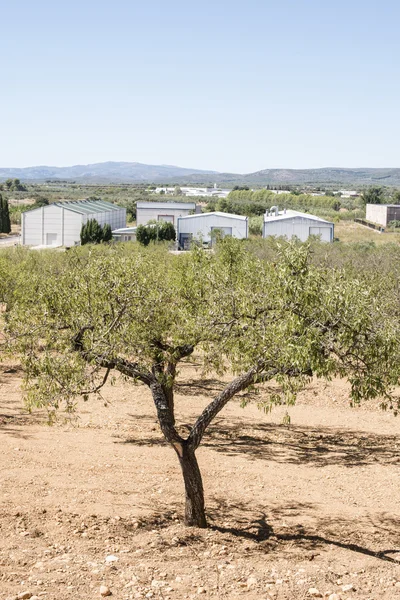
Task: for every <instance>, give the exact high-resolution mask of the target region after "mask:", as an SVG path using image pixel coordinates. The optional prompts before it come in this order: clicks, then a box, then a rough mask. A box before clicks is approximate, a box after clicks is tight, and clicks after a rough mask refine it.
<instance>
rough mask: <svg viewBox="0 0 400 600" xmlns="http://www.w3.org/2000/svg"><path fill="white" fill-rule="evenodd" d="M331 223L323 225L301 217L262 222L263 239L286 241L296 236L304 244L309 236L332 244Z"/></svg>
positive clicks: (332, 227)
mask: <svg viewBox="0 0 400 600" xmlns="http://www.w3.org/2000/svg"><path fill="white" fill-rule="evenodd" d="M333 229H334V226H333V223H332V224H330V223H323V222H321V221H315V220H313V219H306V218H303V217H293V218H290V219H277V220H276V221H274V220H273V219H272V220H271V221H264V229H263V237H269V236H271V235H274V236H277V237H280V236H284V237H287V238H288V239H290V238H292V237H293V236H296V237H297V238H298V239H299V240H301V241H302V242H305V241H306V240H307V239H308V238H309V236H310V235H319V236H320V237H321V240H322V241H324V242H333Z"/></svg>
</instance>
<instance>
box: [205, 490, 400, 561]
mask: <svg viewBox="0 0 400 600" xmlns="http://www.w3.org/2000/svg"><path fill="white" fill-rule="evenodd" d="M208 512H209V518H210V522H211V523H212V525H211V527H212V529H214V530H216V531H219V532H221V533H226V534H229V535H233V536H235V537H236V538H240V539H244V540H247V541H251V542H255V543H257V544H259V545H261V546H262V545H263V544H264V543H267V547H269V548H270V549H272V550H274V549H275V550H278V549H279V547H280V548H282V549H285V548H289V549H290V550H291V551H293V550H294V551H299V550H301V551H305V552H308V553H309V554H308V558H309V559H310V560H312V559H313V558H314V556H315V551H316V550H322V549H323V548H326V547H328V546H336V547H338V548H342V549H343V550H349V551H351V552H357V553H359V554H365V555H367V556H370V557H373V558H378V559H380V560H383V561H386V562H390V563H394V564H398V565H400V517H399V516H396V515H390V514H387V513H376V514H373V515H365V516H362V517H358V518H357V519H356V520H354V519H348V518H344V517H342V516H337V515H332V516H329V517H327V516H326V515H320V514H318V513H319V510H318V506H316V505H314V504H311V503H304V502H303V503H301V502H299V503H294V504H292V503H283V504H282V505H279V506H275V507H270V508H268V509H267V510H265V509H263V508H262V507H260V509H259V510H257V511H254V509H249V508H248V507H247V506H246V505H245V504H242V503H239V504H234V505H232V504H229V503H227V502H226V501H225V500H223V499H214V501H213V502H212V505H211V507H210V509H209V511H208ZM310 517H311V518H312V521H311V522H310ZM224 518H228V523H224V522H223V521H224ZM232 518H233V519H234V522H233V523H230V522H229V520H232ZM216 519H218V521H220V522H221V521H222V522H223V525H222V526H221V525H217V524H213V523H214V522H215V520H216ZM302 521H303V522H302ZM304 521H306V522H307V524H304Z"/></svg>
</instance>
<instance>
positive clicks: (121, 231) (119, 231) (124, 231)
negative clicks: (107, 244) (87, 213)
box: [112, 227, 137, 235]
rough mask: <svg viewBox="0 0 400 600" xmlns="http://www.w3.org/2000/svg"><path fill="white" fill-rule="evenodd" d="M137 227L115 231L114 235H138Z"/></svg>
mask: <svg viewBox="0 0 400 600" xmlns="http://www.w3.org/2000/svg"><path fill="white" fill-rule="evenodd" d="M136 230H137V227H121V228H120V229H113V231H112V233H113V235H114V233H115V234H124V233H136Z"/></svg>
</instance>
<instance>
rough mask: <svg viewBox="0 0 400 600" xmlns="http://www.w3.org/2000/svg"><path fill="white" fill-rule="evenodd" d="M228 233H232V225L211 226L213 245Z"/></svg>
mask: <svg viewBox="0 0 400 600" xmlns="http://www.w3.org/2000/svg"><path fill="white" fill-rule="evenodd" d="M227 235H232V227H211V245H213V244H215V242H216V241H217V240H219V239H221V238H224V237H225V236H227Z"/></svg>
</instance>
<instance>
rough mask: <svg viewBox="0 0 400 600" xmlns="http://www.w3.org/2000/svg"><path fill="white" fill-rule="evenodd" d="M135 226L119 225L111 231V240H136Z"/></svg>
mask: <svg viewBox="0 0 400 600" xmlns="http://www.w3.org/2000/svg"><path fill="white" fill-rule="evenodd" d="M136 230H137V227H121V228H120V229H114V231H113V232H112V236H113V240H114V241H116V242H136Z"/></svg>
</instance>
